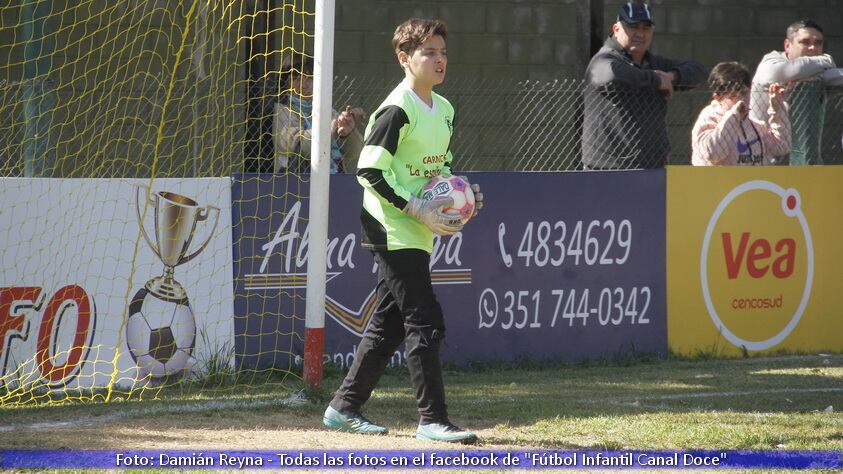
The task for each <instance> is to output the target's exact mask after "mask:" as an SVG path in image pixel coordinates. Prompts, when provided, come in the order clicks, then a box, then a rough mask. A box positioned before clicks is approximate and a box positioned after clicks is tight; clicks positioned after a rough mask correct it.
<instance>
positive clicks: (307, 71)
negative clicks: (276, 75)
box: [280, 54, 313, 90]
mask: <svg viewBox="0 0 843 474" xmlns="http://www.w3.org/2000/svg"><path fill="white" fill-rule="evenodd" d="M280 73H281V84H280V86H281V90H284V89H289V88H290V79H291V78H292V76H293V75H294V74H295V75H297V76H305V77H313V58H312V57H310V56H306V55H304V54H293V55H291V56H287V57H285V58H284V60H283V61H282V62H281V71H280Z"/></svg>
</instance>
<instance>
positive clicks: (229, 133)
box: [0, 76, 843, 177]
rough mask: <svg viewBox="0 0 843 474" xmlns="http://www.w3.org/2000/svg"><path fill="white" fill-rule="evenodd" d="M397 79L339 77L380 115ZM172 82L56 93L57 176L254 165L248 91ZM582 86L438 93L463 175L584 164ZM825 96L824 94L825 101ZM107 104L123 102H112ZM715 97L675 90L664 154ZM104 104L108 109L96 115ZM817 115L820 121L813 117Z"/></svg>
mask: <svg viewBox="0 0 843 474" xmlns="http://www.w3.org/2000/svg"><path fill="white" fill-rule="evenodd" d="M399 81H400V78H399V77H388V78H386V77H376V78H371V77H369V78H366V77H351V76H346V77H341V78H337V79H336V81H335V83H334V108H335V109H342V108H343V107H344V106H345V105H352V106H359V107H361V108H363V109H364V110H365V111H366V112H367V114H371V113H372V112H373V111H374V110H375V109H376V108H377V106H378V105H379V103H380V102H381V101H382V100H383V98H384V97H385V96H386V94H387V93H388V92H389V91H391V90H392V89H393V88H394V87H395V86H396V85H397V84H398V82H399ZM162 88H163V86H160V87H147V88H145V89H143V90H127V91H122V90H120V89H119V88H112V89H111V90H108V91H105V92H103V91H81V92H79V91H75V92H74V91H68V90H66V89H64V90H62V89H60V90H58V91H57V99H56V103H57V105H56V107H55V110H54V111H53V112H52V119H51V122H52V126H51V133H52V134H53V135H55V136H51V137H49V139H48V140H47V144H48V147H49V148H48V149H47V152H48V153H49V154H50V155H51V156H52V157H53V158H52V159H54V160H55V172H54V173H52V174H51V175H52V176H56V177H132V176H149V174H150V173H151V172H152V171H153V159H156V160H157V161H156V163H157V164H156V166H155V167H154V169H155V172H156V175H157V176H159V177H178V176H225V175H227V174H230V173H233V172H240V171H244V170H246V163H247V159H246V158H245V157H244V140H245V139H244V137H245V135H246V123H247V120H246V115H247V114H248V113H249V112H248V110H247V107H246V99H245V93H243V91H239V90H235V91H233V92H232V93H229V94H228V95H222V96H221V95H219V94H213V93H211V92H212V89H211V88H209V86H208V85H207V84H193V85H188V84H185V85H184V86H182V87H180V88H178V89H177V90H176V91H175V92H174V94H173V96H174V97H176V98H177V99H173V103H172V104H170V105H168V106H166V107H165V104H164V94H163V93H162V90H163V89H162ZM182 89H183V90H182ZM584 89H585V86H584V84H583V81H582V80H580V79H559V80H553V81H536V80H525V81H518V80H504V79H498V78H484V77H463V78H449V79H448V80H447V81H446V82H445V83H444V84H443V85H442V86H440V87H438V88H437V92H439V93H440V94H442V95H443V96H445V97H446V98H447V99H448V100H449V101H451V103H452V104H453V105H454V107H455V109H456V123H455V137H454V140H453V143H452V150H453V153H454V156H455V160H456V161H455V168H456V169H458V170H460V171H569V170H580V169H582V153H583V146H582V137H583V122H584V120H583V118H584V111H583V91H584ZM275 90H276V91H277V89H275ZM23 93H24V91H23V88H22V87H21V85H20V84H0V114H2V116H3V117H4V120H2V121H0V175H2V176H23V175H24V159H23V155H24V153H25V145H26V144H27V139H25V136H27V134H26V133H24V128H25V126H26V124H25V118H24V107H23V105H22V104H23V102H22V100H21V97H22V94H23ZM276 93H277V92H276ZM232 94H233V95H232ZM614 94H616V98H618V101H619V102H623V101H624V99H625V97H624V94H627V95H628V94H631V93H630V92H615V93H614ZM110 97H111V98H112V99H109V98H110ZM114 97H116V99H114ZM816 97H820V98H822V97H825V99H824V101H819V100H816ZM816 97H815V100H813V102H812V101H801V104H802V105H801V106H798V107H796V109H794V110H792V111H791V115H793V114H800V116H804V115H805V114H807V115H812V114H813V112H816V111H824V122H822V123H823V125H822V126H819V125H818V124H819V123H821V122H819V121H817V120H816V117H815V118H814V119H812V120H813V122H812V121H811V120H795V121H794V128H793V130H792V133H791V135H792V137H793V138H794V140H793V145H794V147H797V146H803V147H804V146H805V145H804V143H803V144H802V145H800V144H799V140H800V137H801V139H802V141H803V142H804V141H806V140H807V141H809V142H810V141H816V142H818V143H819V146H818V147H817V148H819V149H820V150H821V154H822V160H823V163H824V164H841V163H843V150H841V132H843V95H835V94H834V93H833V91H827V92H826V93H824V94H820V95H818V96H816ZM626 98H628V97H626ZM791 98H792V97H791ZM277 99H278V98H277V97H275V96H267V97H265V98H264V100H263V101H262V102H263V104H264V105H263V107H262V109H260V110H262V111H261V112H260V113H261V114H262V115H263V117H262V119H264V120H265V122H267V123H271V122H272V120H271V119H272V115H273V114H274V113H275V110H276V109H275V107H274V104H275V102H276V101H277ZM108 100H111V103H116V104H118V106H117V107H114V106H108V107H106V105H108V104H109V102H108ZM710 102H711V93H710V91H708V90H707V89H706V88H705V87H702V88H698V89H694V90H691V91H685V92H675V93H674V94H673V96H672V98H671V99H670V100H669V101H668V105H667V109H666V115H665V119H664V125H663V128H665V129H666V131H667V135H666V136H667V139H668V141H669V144H670V151H669V153H668V154H667V156H666V157H665V159H664V162H665V163H666V164H676V165H687V164H690V163H691V159H692V143H691V132H692V129H693V127H694V124H695V122H696V121H697V117H698V116H699V114H700V112H701V111H703V109H705V108H706V106H707V105H709V103H710ZM102 104H105V105H102ZM74 110H77V111H78V110H82V111H85V114H78V113H74ZM97 111H101V112H102V113H95V112H97ZM812 111H813V112H812ZM597 112H599V113H600V114H601V115H603V116H617V117H620V118H621V120H623V115H622V114H623V113H624V111H623V109H622V108H621V107H618V106H615V105H612V106H611V107H610V108H609V110H605V111H604V110H599V111H597ZM162 113H166V115H167V117H166V120H165V121H163V123H164V129H163V136H162V137H159V136H158V133H157V131H156V130H157V128H158V126H159V124H160V123H162V122H161V119H160V115H161V114H162ZM814 115H816V114H814ZM86 117H88V118H91V120H93V121H89V120H87V119H85V118H86ZM598 123H599V121H598ZM811 123H814V124H815V125H813V126H812V125H806V124H811ZM118 125H119V126H118ZM756 128H757V127H756ZM638 132H639V130H636V127H635V126H633V125H632V124H630V127H629V129H628V131H627V132H626V133H625V134H624V136H623V137H622V138H623V140H618V141H617V142H611V143H608V142H607V143H603V144H601V145H602V146H603V152H604V153H613V152H614V151H615V150H620V149H621V148H622V147H624V146H626V144H627V142H629V141H633V140H647V137H646V136H643V135H642V134H640V133H638ZM264 133H265V134H270V133H271V132H270V131H265V132H264ZM759 133H762V134H763V130H755V129H753V128H752V124H744V126H743V127H731V128H729V129H728V130H726V131H725V132H724V134H725V135H729V134H732V135H733V136H729V137H725V138H722V137H721V138H722V139H723V140H727V141H728V140H731V142H732V143H734V144H735V147H736V148H738V147H742V146H746V143H749V142H752V141H753V140H755V137H756V136H757V135H758V134H759ZM159 139H160V141H159V142H157V140H159ZM28 140H30V141H31V140H32V138H31V137H30V138H29V139H28ZM762 146H763V147H764V149H763V150H762V149H761V147H762ZM773 149H774V146H771V145H769V144H767V143H762V145H761V146H754V145H751V144H750V145H749V149H748V152H749V156H750V158H745V159H744V160H743V161H746V160H752V159H755V158H757V155H758V154H770V151H771V150H773ZM622 151H623V150H621V152H622ZM739 154H740V153H739ZM752 156H755V158H752ZM647 159H648V157H643V161H644V163H645V164H648V162H647ZM649 164H651V165H660V164H661V163H660V162H655V163H652V162H650V163H649ZM246 171H248V170H246Z"/></svg>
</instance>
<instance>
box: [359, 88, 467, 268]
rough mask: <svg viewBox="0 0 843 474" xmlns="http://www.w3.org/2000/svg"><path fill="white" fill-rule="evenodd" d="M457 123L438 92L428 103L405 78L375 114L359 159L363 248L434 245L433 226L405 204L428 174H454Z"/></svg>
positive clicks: (410, 247) (417, 190) (428, 246)
mask: <svg viewBox="0 0 843 474" xmlns="http://www.w3.org/2000/svg"><path fill="white" fill-rule="evenodd" d="M453 123H454V108H453V107H452V106H451V104H450V103H449V102H448V101H447V100H446V99H445V98H444V97H442V96H440V95H439V94H436V93H435V92H434V93H433V106H432V107H428V105H427V104H425V103H424V102H423V101H422V100H421V99H420V98H419V97H418V96H417V95H416V94H415V93H414V92H413V90H412V89H411V88H410V87H409V86H408V85H407V84H406V83H404V82H402V83H401V84H399V85H398V87H396V88H395V89H394V90H393V91H392V92H391V93H390V94H389V96H388V97H387V98H386V100H384V101H383V103H382V104H381V105H380V106H378V108H377V110H376V111H375V113H373V114H372V117H371V118H370V119H369V124H368V126H367V127H366V135H365V146H364V147H363V150H362V151H361V152H360V160H359V161H358V164H357V166H358V170H357V180H358V181H359V182H360V184H361V185H362V186H363V189H364V190H363V211H362V212H361V220H362V223H363V239H362V240H363V247H365V248H369V249H372V250H398V249H421V250H425V251H427V252H431V251H432V250H433V233H432V232H431V231H430V229H428V228H427V226H426V225H424V224H423V223H421V222H419V221H418V220H416V219H415V218H414V217H410V216H408V215H407V214H405V213H404V212H403V211H402V209H404V207H406V205H407V201H409V200H410V197H411V196H418V195H419V193H420V191H421V189H422V188H423V187H424V185H425V184H427V182H428V181H429V180H430V178H432V177H434V176H438V175H440V174H443V175H450V174H451V159H452V156H451V152H450V150H449V147H450V143H451V137H452V135H453V131H454V126H453Z"/></svg>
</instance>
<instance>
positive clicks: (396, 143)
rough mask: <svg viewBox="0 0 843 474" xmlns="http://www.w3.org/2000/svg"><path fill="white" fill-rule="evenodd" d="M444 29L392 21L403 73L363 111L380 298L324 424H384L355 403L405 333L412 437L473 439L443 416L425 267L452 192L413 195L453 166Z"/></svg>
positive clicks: (370, 231)
mask: <svg viewBox="0 0 843 474" xmlns="http://www.w3.org/2000/svg"><path fill="white" fill-rule="evenodd" d="M446 36H447V27H446V26H445V24H444V23H443V22H441V21H438V20H421V19H410V20H407V21H405V22H404V23H402V24H401V25H399V26H398V28H396V30H395V35H394V36H393V38H392V46H393V49H394V50H395V54H396V56H397V57H398V62H399V64H400V65H401V67H402V69H403V70H404V76H405V77H404V80H403V81H402V82H401V83H400V84H399V85H398V87H396V88H395V89H394V90H393V91H392V92H391V93H390V94H389V96H387V98H386V100H384V101H383V103H382V104H381V105H380V106H379V107H378V109H377V111H375V113H373V114H372V116H371V118H370V119H369V124H368V126H367V128H366V135H365V144H364V147H363V150H362V152H361V153H360V160H359V162H358V165H357V166H358V169H357V179H358V181H359V182H360V184H361V185H362V186H363V210H362V212H361V216H360V217H361V220H362V224H363V239H362V240H363V247H364V248H368V249H369V250H371V251H372V253H373V254H374V257H375V262H376V263H377V264H378V286H377V297H378V303H377V308H376V309H375V313H374V314H373V316H372V320H371V321H370V322H369V326H368V327H367V328H366V332H365V333H364V335H363V338H362V340H361V341H360V345H359V346H358V347H357V352H356V353H355V355H354V362H353V363H352V365H351V367H350V368H349V370H348V375H347V376H346V377H345V380H343V382H342V385H341V386H340V388H339V389H338V390H337V392H336V394H335V395H334V398H333V400H331V403H330V405H329V406H328V408H327V409H326V410H325V416H324V418H323V422H324V424H325V425H326V426H328V427H331V428H335V429H340V430H344V431H350V432H355V433H377V434H384V433H386V432H387V429H386V428H385V427H383V426H378V425H376V424H374V423H372V422H370V421H369V420H367V419H366V418H364V417H363V415H362V414H361V412H360V411H361V408H362V406H363V404H364V403H366V401H367V400H368V399H369V397H370V396H371V394H372V390H374V388H375V385H377V383H378V380H379V379H380V377H381V375H383V372H384V369H386V366H387V363H388V361H389V358H390V357H391V356H392V354H393V353H394V352H395V350H396V349H397V348H398V346H399V345H400V344H401V342H402V341H404V342H405V343H406V354H407V367H408V368H409V370H410V378H411V380H412V383H413V388H414V389H415V392H416V399H417V401H418V410H419V426H418V429H417V431H416V438H419V439H426V440H435V441H448V442H459V443H473V442H475V441H476V440H477V436H476V435H475V434H474V433H471V432H468V431H465V430H463V429H461V428H458V427H457V426H455V425H453V424H452V423H451V421H450V419H449V418H448V410H447V406H446V405H445V387H444V384H443V381H442V366H441V362H440V359H439V348H440V344H441V343H442V339H443V338H444V337H445V320H444V316H443V314H442V307H441V306H440V305H439V302H438V301H437V300H436V295H435V294H434V293H433V286H432V283H431V279H430V267H429V264H430V252H431V251H432V250H433V235H434V234H438V235H441V236H447V235H453V234H455V233H457V232H459V231H460V230H461V229H462V222H461V221H460V219H459V217H458V216H455V215H450V214H446V213H444V212H443V211H442V209H443V208H445V207H447V206H449V205H451V204H453V201H452V200H451V198H442V199H437V200H432V201H424V200H421V199H419V198H418V197H417V196H418V194H419V192H420V191H421V189H422V188H423V187H424V185H425V184H426V183H427V182H428V181H429V180H430V178H432V177H434V176H437V175H440V174H442V175H450V174H451V158H452V156H451V152H450V151H449V147H450V142H451V137H452V135H453V123H454V108H453V107H452V106H451V104H450V103H449V102H448V101H447V100H445V98H443V97H442V96H440V95H438V94H436V93H435V92H433V87H434V86H436V85H439V84H441V83H442V82H443V81H444V80H445V69H446V67H447V64H448V57H447V53H446V48H445V37H446ZM472 188H473V190H474V191H475V199H476V201H477V202H476V207H477V208H480V207H481V206H482V204H483V195H482V194H480V192H479V191H480V189H479V187H478V186H476V185H474V186H472Z"/></svg>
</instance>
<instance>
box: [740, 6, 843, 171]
mask: <svg viewBox="0 0 843 474" xmlns="http://www.w3.org/2000/svg"><path fill="white" fill-rule="evenodd" d="M773 83H778V84H781V85H782V86H786V88H787V90H788V96H787V97H788V100H787V103H788V108H789V114H790V122H791V130H792V139H791V151H790V155H789V156H788V155H784V156H780V157H775V158H771V159H768V160H766V162H767V164H773V165H787V164H788V163H789V164H791V165H794V166H797V165H808V164H810V165H820V164H822V163H823V160H822V154H821V139H822V129H823V125H824V123H825V103H826V92H827V89H828V88H830V87H839V86H843V69H839V68H837V66H836V65H835V64H834V59H832V57H831V56H829V55H828V54H823V30H822V27H820V25H818V24H817V23H816V22H814V21H813V20H799V21H797V22H794V23H793V24H791V25H790V26H788V28H787V37H786V38H785V40H784V51H771V52H770V53H768V54H767V55H765V56H764V58H763V59H761V63H760V64H759V65H758V69H757V70H756V71H755V77H754V78H753V79H752V99H751V107H750V115H751V117H752V118H754V119H756V120H761V121H765V122H766V120H767V109H768V108H769V106H770V104H769V96H768V94H767V89H768V88H769V85H770V84H773Z"/></svg>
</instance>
